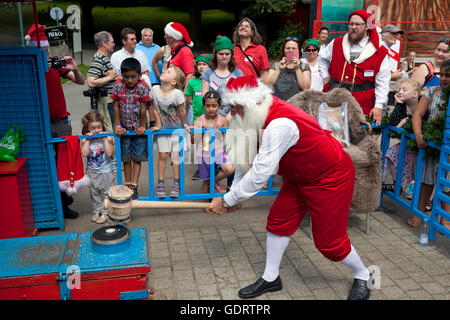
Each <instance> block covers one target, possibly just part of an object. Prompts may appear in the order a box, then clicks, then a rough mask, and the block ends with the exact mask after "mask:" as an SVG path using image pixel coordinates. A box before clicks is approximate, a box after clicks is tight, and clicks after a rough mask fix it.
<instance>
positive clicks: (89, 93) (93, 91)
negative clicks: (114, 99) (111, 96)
mask: <svg viewBox="0 0 450 320" xmlns="http://www.w3.org/2000/svg"><path fill="white" fill-rule="evenodd" d="M107 95H108V91H107V90H106V89H105V88H103V87H100V88H89V90H85V91H83V96H85V97H90V98H91V109H98V103H97V97H98V96H101V97H106V96H107Z"/></svg>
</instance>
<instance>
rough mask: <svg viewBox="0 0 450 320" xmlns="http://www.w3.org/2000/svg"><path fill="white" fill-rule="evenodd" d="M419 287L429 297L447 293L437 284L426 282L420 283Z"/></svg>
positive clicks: (447, 291) (444, 288)
mask: <svg viewBox="0 0 450 320" xmlns="http://www.w3.org/2000/svg"><path fill="white" fill-rule="evenodd" d="M420 285H421V286H422V287H423V288H424V289H425V291H426V292H428V293H429V294H431V295H437V294H447V293H449V290H448V289H447V288H446V287H444V286H443V285H441V284H440V283H438V282H427V283H421V284H420Z"/></svg>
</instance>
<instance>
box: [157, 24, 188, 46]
mask: <svg viewBox="0 0 450 320" xmlns="http://www.w3.org/2000/svg"><path fill="white" fill-rule="evenodd" d="M172 23H173V22H169V23H168V24H167V25H166V27H165V28H164V32H165V33H166V34H167V35H168V36H170V37H172V38H174V39H175V40H178V41H181V40H183V34H182V33H181V32H179V31H177V30H175V29H174V28H172V26H171V24H172ZM191 43H192V42H191ZM192 45H194V44H192Z"/></svg>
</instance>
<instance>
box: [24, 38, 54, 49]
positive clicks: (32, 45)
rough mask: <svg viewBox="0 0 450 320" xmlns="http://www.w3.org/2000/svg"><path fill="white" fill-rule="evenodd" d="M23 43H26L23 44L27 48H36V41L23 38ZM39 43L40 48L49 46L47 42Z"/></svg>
mask: <svg viewBox="0 0 450 320" xmlns="http://www.w3.org/2000/svg"><path fill="white" fill-rule="evenodd" d="M25 41H26V43H25V44H26V46H27V47H37V41H36V40H29V39H27V38H26V37H25ZM40 43H41V48H42V47H49V46H50V45H49V43H48V41H47V40H41V41H40Z"/></svg>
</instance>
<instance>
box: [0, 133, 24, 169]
mask: <svg viewBox="0 0 450 320" xmlns="http://www.w3.org/2000/svg"><path fill="white" fill-rule="evenodd" d="M26 139H27V137H26V136H25V134H24V133H23V132H22V130H20V128H19V127H18V126H16V125H11V126H10V127H9V129H8V131H6V133H5V135H4V136H3V138H2V139H1V140H0V161H7V162H16V155H17V153H18V152H19V144H20V143H21V142H22V141H25V140H26Z"/></svg>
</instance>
